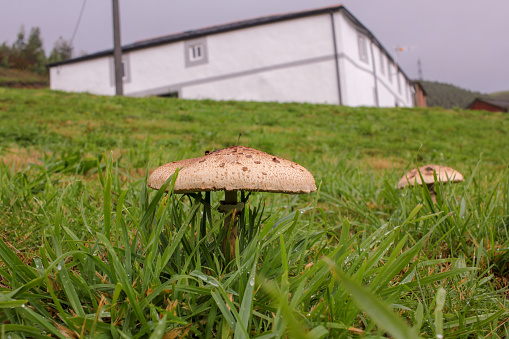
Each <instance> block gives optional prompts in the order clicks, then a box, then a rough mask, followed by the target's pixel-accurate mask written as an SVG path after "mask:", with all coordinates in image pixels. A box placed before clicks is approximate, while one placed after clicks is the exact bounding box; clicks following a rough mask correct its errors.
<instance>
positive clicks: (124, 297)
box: [0, 88, 509, 339]
mask: <svg viewBox="0 0 509 339" xmlns="http://www.w3.org/2000/svg"><path fill="white" fill-rule="evenodd" d="M0 118H1V121H2V123H1V124H0V159H1V161H0V229H1V231H2V232H1V233H0V276H1V277H0V292H1V294H0V336H1V337H2V338H3V337H4V336H5V337H10V338H24V337H30V338H32V337H34V338H42V337H47V336H50V337H59V338H69V337H71V338H78V337H91V338H92V337H101V338H103V337H104V338H145V337H150V338H167V339H168V338H184V337H195V338H284V337H287V338H351V337H361V338H370V337H383V336H390V337H393V338H418V337H423V338H444V337H447V338H471V337H480V338H484V337H490V338H504V337H509V320H508V319H509V309H508V305H509V301H508V297H509V292H508V289H507V286H508V283H509V251H508V249H509V168H508V165H509V161H508V159H509V157H508V156H509V138H508V134H509V116H508V115H507V114H502V113H489V112H478V111H466V110H459V109H455V110H444V109H439V108H412V109H409V108H380V109H379V108H367V107H362V108H349V107H339V106H330V105H311V104H294V103H288V104H278V103H254V102H215V101H208V100H204V101H192V100H179V99H173V98H126V97H102V96H93V95H88V94H71V93H60V92H52V91H49V90H26V89H23V90H21V89H18V90H16V89H7V88H0ZM232 145H244V146H249V147H252V148H255V149H258V150H262V151H264V152H267V153H270V154H273V155H277V156H280V157H283V158H286V159H289V160H292V161H295V162H297V163H299V164H301V165H302V166H304V167H306V168H307V169H308V170H309V171H310V172H311V173H312V174H313V175H314V177H315V180H316V184H317V186H318V190H317V191H316V192H314V193H311V194H308V195H287V194H271V193H252V194H245V193H243V194H242V195H239V197H241V199H242V200H243V201H244V202H245V203H246V209H245V212H244V213H243V214H242V217H241V218H240V219H239V237H238V239H237V242H236V244H235V257H234V258H230V257H229V256H225V255H223V251H222V250H221V245H222V239H223V238H225V237H227V236H228V234H227V231H226V230H225V229H224V227H223V221H224V216H223V215H222V214H221V213H219V212H218V211H217V207H218V205H219V200H221V199H223V197H224V193H223V192H212V193H211V194H205V193H203V194H199V193H198V194H166V193H165V191H164V189H163V190H160V191H155V190H152V189H150V188H148V187H147V185H146V181H147V176H148V173H150V172H151V170H153V169H154V168H156V167H158V166H160V165H162V164H164V163H167V162H170V161H176V160H180V159H184V158H191V157H198V156H202V155H203V154H204V152H205V151H206V150H210V151H212V150H216V149H220V148H224V147H228V146H232ZM428 163H435V164H439V165H446V166H451V167H454V168H455V169H457V170H458V171H460V172H461V173H463V175H464V177H465V181H464V182H463V183H458V184H454V185H447V184H444V185H442V184H441V185H438V186H437V187H436V191H437V202H436V203H434V202H433V201H432V199H431V197H430V194H429V193H428V191H427V190H426V189H423V188H421V187H419V186H416V187H413V188H409V189H404V190H398V189H397V188H396V185H397V182H398V180H399V178H400V177H401V176H403V174H404V173H405V172H406V171H407V170H409V169H411V168H414V167H416V166H422V165H426V164H428ZM174 179H175V178H172V180H174ZM172 180H169V181H168V182H167V188H168V189H169V191H170V192H171V187H172V185H173V181H172Z"/></svg>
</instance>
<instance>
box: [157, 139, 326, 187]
mask: <svg viewBox="0 0 509 339" xmlns="http://www.w3.org/2000/svg"><path fill="white" fill-rule="evenodd" d="M177 168H180V171H179V174H178V178H177V181H176V182H175V187H174V191H175V193H191V192H201V191H220V190H226V191H232V190H245V191H254V192H279V193H295V194H297V193H309V192H312V191H315V190H316V185H315V179H314V178H313V176H312V175H311V173H309V171H308V170H307V169H305V168H304V167H302V166H301V165H299V164H296V163H294V162H292V161H289V160H286V159H282V158H279V157H276V156H273V155H270V154H268V153H265V152H262V151H258V150H255V149H253V148H249V147H243V146H232V147H228V148H223V149H220V150H217V151H214V152H210V153H208V154H206V155H205V156H203V157H199V158H193V159H185V160H180V161H175V162H170V163H168V164H166V165H163V166H161V167H159V168H157V169H155V170H154V172H152V174H151V175H150V177H149V178H148V186H150V187H151V188H154V189H159V188H161V186H162V185H163V184H164V182H165V181H166V180H167V179H168V178H169V177H170V176H171V175H172V174H173V173H174V172H175V170H176V169H177Z"/></svg>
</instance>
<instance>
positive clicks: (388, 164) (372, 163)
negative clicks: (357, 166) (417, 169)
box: [360, 157, 404, 171]
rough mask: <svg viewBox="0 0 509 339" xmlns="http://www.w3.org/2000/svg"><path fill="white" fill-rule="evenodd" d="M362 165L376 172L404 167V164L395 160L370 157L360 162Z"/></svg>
mask: <svg viewBox="0 0 509 339" xmlns="http://www.w3.org/2000/svg"><path fill="white" fill-rule="evenodd" d="M360 162H361V163H363V164H365V165H366V166H367V167H369V168H371V169H374V170H378V171H380V170H393V169H399V168H403V167H404V162H403V161H402V160H400V159H395V158H379V157H370V158H364V159H361V160H360Z"/></svg>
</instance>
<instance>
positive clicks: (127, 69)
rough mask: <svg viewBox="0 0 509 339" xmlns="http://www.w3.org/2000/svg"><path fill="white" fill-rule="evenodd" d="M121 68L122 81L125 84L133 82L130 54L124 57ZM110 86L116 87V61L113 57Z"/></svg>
mask: <svg viewBox="0 0 509 339" xmlns="http://www.w3.org/2000/svg"><path fill="white" fill-rule="evenodd" d="M120 68H121V72H122V81H123V82H124V84H126V83H129V82H131V65H130V61H129V54H123V55H122V61H121V64H120ZM110 85H111V86H115V60H114V59H113V57H111V58H110Z"/></svg>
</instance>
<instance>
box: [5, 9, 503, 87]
mask: <svg viewBox="0 0 509 339" xmlns="http://www.w3.org/2000/svg"><path fill="white" fill-rule="evenodd" d="M84 1H86V3H85V8H84V11H83V16H82V19H81V23H80V25H79V28H78V31H77V33H76V36H75V38H74V43H73V44H74V55H75V56H79V55H80V54H81V53H82V52H86V53H93V52H97V51H101V50H105V49H111V48H112V46H113V33H112V19H111V17H112V12H111V7H112V6H111V1H109V0H48V1H40V0H0V6H1V7H0V8H1V9H2V10H1V11H0V43H2V42H7V43H8V44H9V45H10V44H12V43H13V42H14V41H15V39H16V36H17V34H18V32H19V31H20V28H21V27H22V26H24V28H25V32H26V33H27V34H28V32H29V30H30V28H31V27H36V26H38V27H39V28H40V29H41V36H42V38H43V43H44V48H45V49H46V51H47V52H48V54H49V51H50V50H51V49H52V48H53V44H54V43H55V41H56V40H57V39H58V38H59V37H60V36H61V37H63V38H64V39H66V40H70V39H71V37H72V35H73V32H74V29H75V27H76V23H77V21H78V18H79V14H80V10H81V8H82V5H83V3H84ZM119 2H120V14H121V18H120V22H121V39H122V44H123V45H125V44H128V43H132V42H135V41H138V40H144V39H149V38H153V37H157V36H162V35H167V34H172V33H177V32H181V31H186V30H191V29H197V28H202V27H206V26H210V25H217V24H223V23H228V22H232V21H238V20H243V19H249V18H255V17H260V16H266V15H271V14H278V13H286V12H293V11H301V10H308V9H314V8H319V7H325V6H333V5H338V4H340V3H341V4H343V5H344V6H345V7H346V8H347V9H348V10H349V11H350V12H352V14H353V15H354V16H356V17H357V18H358V19H359V20H360V21H361V22H362V23H363V24H364V25H365V26H366V27H367V28H368V29H369V30H371V32H373V34H374V35H375V36H376V37H377V38H378V40H379V41H380V42H381V43H382V45H383V46H384V47H385V48H386V49H387V50H389V52H390V53H391V54H392V55H393V56H394V57H396V58H397V60H398V62H399V63H400V65H401V67H402V68H403V70H404V71H405V72H406V73H407V74H408V75H409V76H410V77H411V78H414V79H416V78H418V67H417V61H418V60H419V59H421V62H422V70H423V78H424V80H430V81H440V82H446V83H451V84H454V85H457V86H460V87H462V88H466V89H469V90H475V91H480V92H483V93H491V92H496V91H506V90H509V43H508V38H507V35H508V33H509V19H508V13H509V0H484V1H480V0H344V1H342V2H339V1H333V0H256V1H253V0H250V1H247V0H214V1H210V0H179V1H176V0H143V1H140V0H119ZM397 46H405V47H410V50H409V51H405V52H398V53H397V54H398V55H397V56H396V55H395V52H394V49H395V48H396V47H397Z"/></svg>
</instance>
